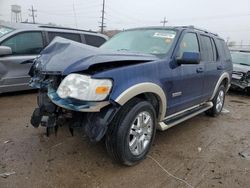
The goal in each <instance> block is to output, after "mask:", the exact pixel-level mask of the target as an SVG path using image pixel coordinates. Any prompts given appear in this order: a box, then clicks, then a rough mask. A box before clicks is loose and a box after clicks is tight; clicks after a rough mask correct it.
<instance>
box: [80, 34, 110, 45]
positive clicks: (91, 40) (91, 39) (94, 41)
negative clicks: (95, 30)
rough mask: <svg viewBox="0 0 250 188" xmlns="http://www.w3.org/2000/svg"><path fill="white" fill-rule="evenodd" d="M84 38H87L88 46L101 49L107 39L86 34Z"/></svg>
mask: <svg viewBox="0 0 250 188" xmlns="http://www.w3.org/2000/svg"><path fill="white" fill-rule="evenodd" d="M84 36H85V41H86V44H88V45H91V46H95V47H99V46H101V45H102V44H103V43H104V42H106V39H104V38H103V37H100V36H96V35H86V34H85V35H84Z"/></svg>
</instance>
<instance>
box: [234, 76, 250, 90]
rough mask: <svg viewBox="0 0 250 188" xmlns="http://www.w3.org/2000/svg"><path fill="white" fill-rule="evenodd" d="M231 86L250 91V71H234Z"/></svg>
mask: <svg viewBox="0 0 250 188" xmlns="http://www.w3.org/2000/svg"><path fill="white" fill-rule="evenodd" d="M231 88H232V89H236V90H243V91H247V92H248V93H250V71H248V72H241V71H233V74H232V81H231Z"/></svg>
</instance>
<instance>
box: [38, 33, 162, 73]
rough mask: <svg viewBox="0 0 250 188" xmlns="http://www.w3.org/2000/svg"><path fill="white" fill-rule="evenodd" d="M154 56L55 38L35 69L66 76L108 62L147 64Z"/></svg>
mask: <svg viewBox="0 0 250 188" xmlns="http://www.w3.org/2000/svg"><path fill="white" fill-rule="evenodd" d="M157 59H158V58H157V57H156V56H154V55H147V54H140V53H128V52H118V51H110V50H106V49H101V48H96V47H92V46H88V45H85V44H81V43H78V42H74V41H71V40H68V39H64V38H61V37H56V38H55V39H54V40H53V41H52V42H51V43H50V44H49V45H48V46H47V47H46V48H45V49H44V50H43V51H42V52H41V53H40V55H39V57H38V58H37V60H36V64H35V67H36V69H38V70H39V71H42V72H44V73H46V72H57V73H60V74H62V75H67V74H69V73H71V72H79V71H83V70H87V69H88V68H89V67H90V66H91V65H95V64H102V63H109V62H116V63H120V62H124V61H127V62H128V64H129V62H131V63H132V62H133V63H134V62H136V61H138V62H144V61H145V62H149V61H154V60H157Z"/></svg>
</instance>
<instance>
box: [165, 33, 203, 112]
mask: <svg viewBox="0 0 250 188" xmlns="http://www.w3.org/2000/svg"><path fill="white" fill-rule="evenodd" d="M184 52H195V53H200V45H199V41H198V37H197V34H196V33H193V32H185V33H183V35H182V37H181V40H180V42H179V44H178V47H177V51H176V53H175V56H176V58H175V59H177V58H180V57H182V55H183V53H184ZM175 64H176V66H175V68H174V69H173V71H174V72H176V73H178V74H176V77H175V78H174V80H173V87H172V88H173V90H172V91H171V93H170V96H169V97H171V99H169V101H175V104H172V106H171V108H170V109H168V115H171V114H173V113H176V112H179V111H181V110H184V109H187V108H189V107H192V106H194V105H197V104H199V103H201V102H202V90H203V82H204V63H203V62H200V63H199V64H182V65H177V62H175Z"/></svg>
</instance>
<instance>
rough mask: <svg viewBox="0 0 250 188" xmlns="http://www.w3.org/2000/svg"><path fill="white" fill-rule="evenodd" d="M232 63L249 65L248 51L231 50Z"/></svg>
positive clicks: (249, 54) (249, 55) (249, 53)
mask: <svg viewBox="0 0 250 188" xmlns="http://www.w3.org/2000/svg"><path fill="white" fill-rule="evenodd" d="M231 56H232V61H233V63H234V64H241V65H248V66H250V52H231Z"/></svg>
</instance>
